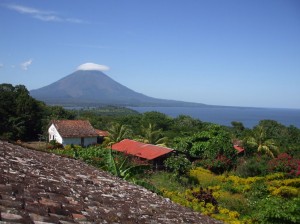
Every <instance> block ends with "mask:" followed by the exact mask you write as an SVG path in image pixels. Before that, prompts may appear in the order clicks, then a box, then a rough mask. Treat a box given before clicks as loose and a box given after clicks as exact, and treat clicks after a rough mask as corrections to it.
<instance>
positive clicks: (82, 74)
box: [30, 66, 204, 106]
mask: <svg viewBox="0 0 300 224" xmlns="http://www.w3.org/2000/svg"><path fill="white" fill-rule="evenodd" d="M81 67H82V66H80V67H79V68H81ZM30 94H31V96H32V97H34V98H36V99H38V100H41V101H44V102H45V103H46V104H50V105H61V106H100V105H118V106H201V105H204V104H199V103H189V102H183V101H176V100H165V99H158V98H153V97H149V96H146V95H144V94H142V93H138V92H135V91H134V90H131V89H129V88H128V87H126V86H124V85H122V84H120V83H118V82H116V81H115V80H113V79H111V78H110V77H109V76H107V75H106V74H104V73H103V72H102V71H99V70H93V69H83V70H77V71H75V72H73V73H72V74H70V75H68V76H66V77H64V78H62V79H60V80H58V81H56V82H54V83H52V84H50V85H48V86H45V87H42V88H39V89H36V90H31V91H30Z"/></svg>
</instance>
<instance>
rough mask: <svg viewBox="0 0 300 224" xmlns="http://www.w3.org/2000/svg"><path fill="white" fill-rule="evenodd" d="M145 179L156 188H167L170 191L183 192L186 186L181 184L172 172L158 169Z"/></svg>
mask: <svg viewBox="0 0 300 224" xmlns="http://www.w3.org/2000/svg"><path fill="white" fill-rule="evenodd" d="M145 181H147V182H149V183H150V184H152V185H154V186H155V187H156V188H158V189H168V190H170V191H179V192H183V191H185V190H186V186H183V185H182V183H181V182H180V180H179V178H176V177H175V176H174V175H173V174H172V173H167V172H165V171H159V172H155V173H153V174H151V175H150V176H149V177H148V178H147V179H145Z"/></svg>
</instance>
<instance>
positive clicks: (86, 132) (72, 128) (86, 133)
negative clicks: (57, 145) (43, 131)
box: [51, 120, 98, 138]
mask: <svg viewBox="0 0 300 224" xmlns="http://www.w3.org/2000/svg"><path fill="white" fill-rule="evenodd" d="M51 123H52V124H54V126H55V128H56V130H57V131H58V132H59V134H60V135H61V137H65V138H66V137H96V136H98V134H97V132H96V131H95V129H94V128H93V126H92V125H91V124H90V122H89V121H87V120H53V121H52V122H51Z"/></svg>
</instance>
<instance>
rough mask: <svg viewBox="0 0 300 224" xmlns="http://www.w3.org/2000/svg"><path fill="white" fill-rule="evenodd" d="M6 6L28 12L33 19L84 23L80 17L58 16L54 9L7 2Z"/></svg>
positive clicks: (20, 11) (23, 12)
mask: <svg viewBox="0 0 300 224" xmlns="http://www.w3.org/2000/svg"><path fill="white" fill-rule="evenodd" d="M6 7H7V8H9V9H11V10H14V11H17V12H18V13H22V14H28V15H30V16H32V17H33V18H35V19H38V20H41V21H46V22H69V23H85V22H84V21H83V20H81V19H75V18H63V17H61V16H58V15H57V13H56V12H54V11H43V10H40V9H36V8H31V7H27V6H23V5H15V4H8V5H6Z"/></svg>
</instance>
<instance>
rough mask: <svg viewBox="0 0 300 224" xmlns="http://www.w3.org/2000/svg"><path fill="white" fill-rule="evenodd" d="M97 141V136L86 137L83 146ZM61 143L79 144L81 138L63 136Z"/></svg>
mask: <svg viewBox="0 0 300 224" xmlns="http://www.w3.org/2000/svg"><path fill="white" fill-rule="evenodd" d="M96 143H97V137H86V138H84V145H83V146H88V145H92V144H96ZM62 144H63V145H71V144H73V145H81V138H64V139H63V142H62Z"/></svg>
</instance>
